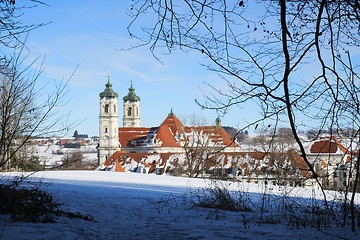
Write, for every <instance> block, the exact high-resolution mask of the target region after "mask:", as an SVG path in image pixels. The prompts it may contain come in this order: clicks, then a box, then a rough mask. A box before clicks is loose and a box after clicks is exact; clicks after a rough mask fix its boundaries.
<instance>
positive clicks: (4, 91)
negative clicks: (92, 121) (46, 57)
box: [0, 54, 71, 168]
mask: <svg viewBox="0 0 360 240" xmlns="http://www.w3.org/2000/svg"><path fill="white" fill-rule="evenodd" d="M20 56H21V54H17V55H13V56H12V57H11V58H7V59H6V61H5V60H3V64H2V65H1V66H0V67H1V68H0V77H1V84H0V106H1V112H0V168H4V167H5V168H6V167H7V166H8V164H9V161H10V159H11V158H12V157H13V156H14V155H15V154H16V153H17V152H18V151H19V150H20V149H21V148H22V147H23V146H25V144H26V143H27V142H28V141H29V140H30V139H31V138H32V137H35V136H45V135H52V134H55V133H58V134H64V133H65V132H66V131H68V130H69V128H70V127H71V123H70V122H68V116H67V115H68V114H60V113H59V112H57V107H59V106H61V105H62V104H64V100H65V99H64V96H65V94H66V86H67V81H57V82H56V81H55V82H54V88H53V90H52V91H51V92H47V90H45V89H49V88H50V83H49V84H48V85H39V82H38V80H39V77H40V74H41V71H42V68H41V66H40V68H39V69H38V70H37V71H35V72H34V71H31V67H32V66H28V67H22V66H23V58H21V57H20Z"/></svg>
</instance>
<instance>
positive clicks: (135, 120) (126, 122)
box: [123, 81, 140, 127]
mask: <svg viewBox="0 0 360 240" xmlns="http://www.w3.org/2000/svg"><path fill="white" fill-rule="evenodd" d="M123 100H124V117H123V127H140V97H139V96H137V95H136V94H135V88H134V87H133V85H132V81H131V86H130V88H129V93H128V95H126V96H125V97H123Z"/></svg>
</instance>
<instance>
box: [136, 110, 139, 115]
mask: <svg viewBox="0 0 360 240" xmlns="http://www.w3.org/2000/svg"><path fill="white" fill-rule="evenodd" d="M136 116H137V117H138V116H139V108H136Z"/></svg>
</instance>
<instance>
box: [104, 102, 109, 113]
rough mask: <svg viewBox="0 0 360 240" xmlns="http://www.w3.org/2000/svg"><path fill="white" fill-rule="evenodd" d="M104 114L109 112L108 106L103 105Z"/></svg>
mask: <svg viewBox="0 0 360 240" xmlns="http://www.w3.org/2000/svg"><path fill="white" fill-rule="evenodd" d="M104 108H105V113H108V112H109V104H105V107H104Z"/></svg>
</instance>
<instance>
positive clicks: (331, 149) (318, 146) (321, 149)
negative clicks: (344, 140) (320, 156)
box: [310, 140, 338, 153]
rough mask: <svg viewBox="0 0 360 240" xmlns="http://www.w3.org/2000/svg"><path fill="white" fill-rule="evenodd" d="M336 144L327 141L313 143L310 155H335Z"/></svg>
mask: <svg viewBox="0 0 360 240" xmlns="http://www.w3.org/2000/svg"><path fill="white" fill-rule="evenodd" d="M337 149H338V147H337V144H336V143H335V142H331V141H329V140H321V141H317V142H314V143H313V145H311V148H310V152H311V153H336V152H337Z"/></svg>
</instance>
